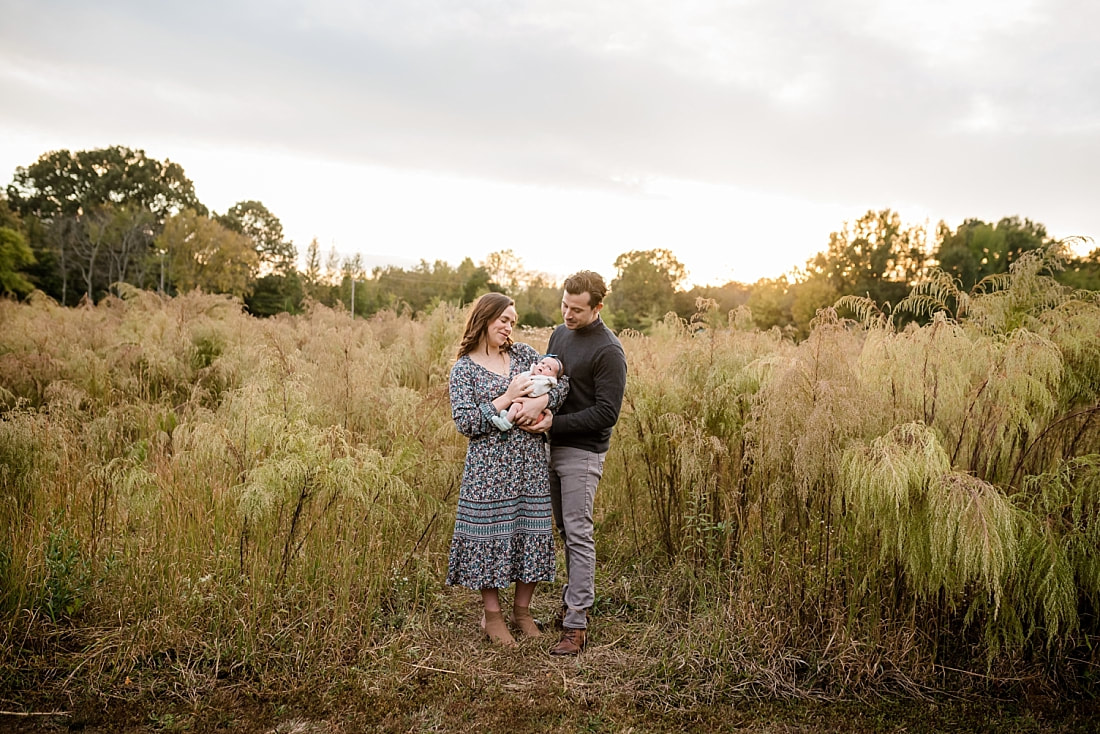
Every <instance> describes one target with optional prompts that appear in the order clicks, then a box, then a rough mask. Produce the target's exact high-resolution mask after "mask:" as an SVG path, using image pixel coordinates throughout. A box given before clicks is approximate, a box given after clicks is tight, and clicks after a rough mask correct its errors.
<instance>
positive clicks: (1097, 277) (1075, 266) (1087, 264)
mask: <svg viewBox="0 0 1100 734" xmlns="http://www.w3.org/2000/svg"><path fill="white" fill-rule="evenodd" d="M1055 278H1056V279H1057V280H1058V282H1060V283H1063V284H1065V285H1068V286H1071V287H1073V288H1079V289H1082V290H1090V291H1100V247H1097V248H1094V249H1093V250H1092V252H1090V253H1089V254H1087V255H1083V256H1081V257H1071V258H1070V259H1069V260H1068V261H1067V262H1066V267H1065V270H1062V271H1061V272H1059V273H1056V274H1055Z"/></svg>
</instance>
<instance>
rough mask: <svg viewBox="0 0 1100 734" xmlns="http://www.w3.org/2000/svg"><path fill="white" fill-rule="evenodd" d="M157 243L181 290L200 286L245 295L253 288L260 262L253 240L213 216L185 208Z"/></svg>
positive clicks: (169, 270)
mask: <svg viewBox="0 0 1100 734" xmlns="http://www.w3.org/2000/svg"><path fill="white" fill-rule="evenodd" d="M157 244H158V246H159V247H160V248H162V249H163V250H164V251H165V252H166V253H167V257H168V273H169V278H170V280H171V283H172V285H173V286H174V287H175V289H176V291H177V292H179V293H182V292H185V291H189V290H192V289H194V288H199V289H201V290H204V291H206V292H208V293H228V294H231V295H234V296H238V297H240V298H244V297H245V296H246V295H248V294H249V292H250V291H251V284H252V280H253V277H254V274H255V270H256V267H257V266H258V265H259V257H258V256H257V255H256V251H255V250H254V249H253V248H252V242H251V240H249V239H248V238H247V237H245V236H244V235H242V234H239V233H237V232H233V231H231V230H228V229H226V228H225V227H223V226H222V225H220V224H218V223H217V222H215V221H214V220H213V219H210V218H209V217H206V216H203V215H202V214H199V213H198V212H195V211H194V210H191V209H185V210H184V211H182V212H180V213H179V214H177V215H175V216H174V217H172V218H171V219H169V220H168V222H167V223H166V224H165V226H164V231H163V232H161V234H160V236H159V237H158V238H157Z"/></svg>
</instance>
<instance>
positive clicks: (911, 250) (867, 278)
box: [806, 209, 928, 304]
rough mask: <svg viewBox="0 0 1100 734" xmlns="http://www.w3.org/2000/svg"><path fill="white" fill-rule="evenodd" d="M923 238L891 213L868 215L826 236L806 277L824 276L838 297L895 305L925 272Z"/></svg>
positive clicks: (917, 228)
mask: <svg viewBox="0 0 1100 734" xmlns="http://www.w3.org/2000/svg"><path fill="white" fill-rule="evenodd" d="M926 240H927V232H926V230H925V228H924V227H922V226H910V227H906V226H905V225H903V224H902V221H901V217H900V216H899V215H898V214H897V213H896V212H894V211H891V210H890V209H884V210H882V211H878V212H876V211H868V212H867V213H866V214H864V215H863V216H862V217H860V218H859V219H858V220H856V221H855V222H845V223H844V226H843V227H842V228H841V230H840V231H838V232H833V233H832V234H830V235H829V247H828V249H827V250H826V251H825V252H821V253H818V254H817V255H816V256H815V257H813V258H812V259H811V260H810V261H809V262H808V263H806V271H807V275H808V276H814V275H820V276H823V277H824V278H825V279H826V281H827V282H828V285H829V286H830V287H831V288H832V290H833V291H835V292H836V293H837V294H839V295H841V296H845V295H854V296H864V297H868V298H870V299H871V300H873V301H875V302H876V303H878V304H886V303H891V304H896V303H897V302H898V301H900V300H901V299H903V298H905V296H906V295H907V294H908V293H909V288H910V286H911V285H913V283H915V282H916V280H917V279H918V278H920V277H921V276H922V275H923V274H924V273H925V270H926V267H927V261H928V253H927V250H926Z"/></svg>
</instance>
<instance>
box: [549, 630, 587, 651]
mask: <svg viewBox="0 0 1100 734" xmlns="http://www.w3.org/2000/svg"><path fill="white" fill-rule="evenodd" d="M585 642H587V631H586V630H571V629H567V630H565V632H563V633H562V635H561V641H560V642H558V644H557V645H554V647H552V648H550V654H551V655H576V654H578V653H580V651H581V650H583V649H584V644H585Z"/></svg>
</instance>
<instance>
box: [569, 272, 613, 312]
mask: <svg viewBox="0 0 1100 734" xmlns="http://www.w3.org/2000/svg"><path fill="white" fill-rule="evenodd" d="M565 292H566V293H571V294H573V295H574V296H579V295H580V294H581V293H587V294H588V306H589V307H590V308H595V307H596V306H598V305H600V304H601V303H603V297H604V296H606V295H607V285H606V284H605V283H604V282H603V277H602V276H601V275H600V274H599V273H594V272H592V271H591V270H581V271H580V272H577V273H573V274H572V275H570V276H569V277H568V278H566V279H565Z"/></svg>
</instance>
